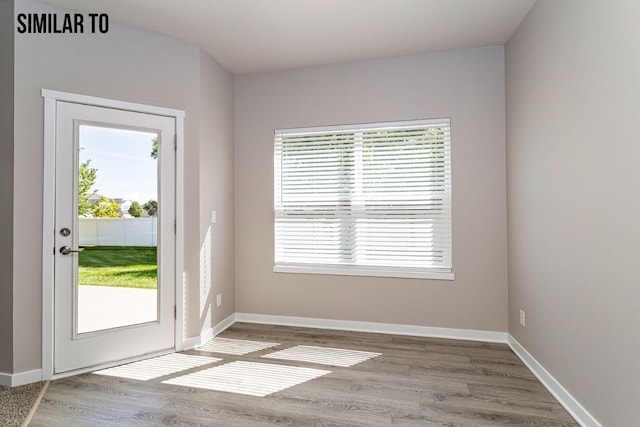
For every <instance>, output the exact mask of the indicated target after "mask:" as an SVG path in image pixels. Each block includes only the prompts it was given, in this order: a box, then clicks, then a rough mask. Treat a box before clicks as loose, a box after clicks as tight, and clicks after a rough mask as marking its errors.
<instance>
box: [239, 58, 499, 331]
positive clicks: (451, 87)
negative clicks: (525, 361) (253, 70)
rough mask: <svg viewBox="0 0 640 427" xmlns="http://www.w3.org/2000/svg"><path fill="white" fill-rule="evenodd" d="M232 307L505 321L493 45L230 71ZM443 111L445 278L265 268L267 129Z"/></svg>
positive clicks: (447, 321) (345, 316)
mask: <svg viewBox="0 0 640 427" xmlns="http://www.w3.org/2000/svg"><path fill="white" fill-rule="evenodd" d="M235 82H236V86H235V92H236V93H235V102H236V104H235V135H236V146H235V150H236V156H235V179H236V181H235V183H236V205H235V206H236V212H235V213H236V228H235V231H236V301H237V309H238V312H248V313H259V314H271V315H289V316H303V317H317V318H329V319H340V320H358V321H372V322H388V323H397V324H410V325H423V326H435V327H449V328H468V329H478V330H490V331H506V330H507V265H506V264H507V262H506V254H507V247H506V242H507V236H506V197H505V194H506V189H505V185H506V171H505V122H504V120H505V111H504V98H505V92H504V49H503V47H491V48H484V49H476V50H466V51H456V52H447V53H437V54H431V55H421V56H413V57H404V58H395V59H386V60H377V61H365V62H357V63H351V64H345V65H337V66H328V67H317V68H309V69H303V70H298V71H288V72H276V73H268V74H256V75H244V76H239V77H236V80H235ZM436 117H451V120H452V156H453V160H452V161H453V177H452V180H453V268H454V272H455V277H456V279H455V281H438V280H415V279H393V278H372V277H349V276H327V275H302V274H285V273H273V272H272V268H273V130H274V129H277V128H290V127H304V126H321V125H334V124H344V123H363V122H375V121H393V120H406V119H422V118H436Z"/></svg>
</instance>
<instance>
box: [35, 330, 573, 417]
mask: <svg viewBox="0 0 640 427" xmlns="http://www.w3.org/2000/svg"><path fill="white" fill-rule="evenodd" d="M219 337H222V338H225V339H228V340H250V341H259V342H265V343H277V345H276V346H272V347H270V348H265V349H259V350H257V351H253V352H250V353H248V354H244V355H237V354H226V353H223V352H216V349H217V348H219V349H220V351H228V347H229V346H228V345H226V346H221V347H216V346H215V345H214V346H212V348H210V349H208V351H204V350H202V351H201V350H191V351H187V352H184V353H183V354H185V355H198V356H207V357H211V358H212V362H211V363H210V364H206V365H203V366H200V367H195V368H189V369H184V370H179V367H176V372H172V373H166V369H163V370H162V373H163V374H165V375H164V376H162V377H158V378H154V379H151V380H147V381H139V380H135V379H131V378H120V377H115V376H108V375H96V374H84V375H78V376H75V377H70V378H65V379H61V380H57V381H53V382H51V384H50V385H49V388H48V390H47V392H46V394H45V396H44V398H43V399H42V402H41V404H40V407H39V408H38V410H37V411H36V413H35V415H34V417H33V420H32V422H31V424H30V425H31V426H36V427H37V426H43V427H51V426H54V427H55V426H89V425H90V426H116V425H117V426H152V425H177V426H243V427H244V426H271V425H285V426H303V425H305V426H306V425H314V426H391V425H394V426H395V425H398V426H418V425H420V426H448V427H485V426H486V427H489V426H540V427H575V426H578V424H577V423H576V422H575V421H573V420H572V418H571V417H570V416H569V414H568V413H567V412H566V411H565V410H564V409H563V408H562V407H561V406H560V404H559V403H558V402H557V401H556V400H555V399H554V398H553V396H551V395H550V394H549V393H548V392H547V390H546V389H545V388H544V387H543V386H542V384H540V382H539V381H538V380H537V379H536V378H535V377H534V376H533V375H532V374H531V372H529V370H528V369H527V368H526V367H525V366H524V365H523V364H522V363H521V362H520V360H519V359H518V358H517V357H516V356H515V355H514V354H513V352H511V350H510V349H509V347H508V346H506V345H504V344H496V343H478V342H470V341H457V340H446V339H435V338H420V337H406V336H396V335H386V334H370V333H360V332H348V331H333V330H322V329H309V328H299V327H281V326H272V325H255V324H248V323H237V324H235V325H233V326H232V327H231V328H229V329H228V330H227V331H225V332H223V333H222V334H221V335H219ZM226 344H228V343H226ZM254 344H255V343H254ZM294 346H315V347H325V348H335V349H343V350H356V351H366V352H373V353H380V355H379V356H376V357H373V358H372V359H369V360H366V361H363V362H361V363H358V364H356V365H353V366H349V367H340V366H332V365H330V364H329V365H327V364H326V363H327V362H326V361H325V362H324V363H325V364H318V363H314V361H313V360H314V359H313V358H312V357H311V356H310V360H307V361H305V360H301V361H299V360H295V361H294V360H281V359H273V358H266V357H261V356H264V355H269V354H272V353H275V352H276V351H280V350H285V349H290V348H292V347H294ZM239 347H241V346H239ZM257 348H259V347H257ZM342 353H344V352H342ZM219 359H221V360H219ZM236 361H243V362H248V363H240V364H234V365H233V366H245V367H246V366H255V367H258V368H259V367H260V366H263V365H264V364H268V365H278V366H279V367H280V368H282V369H278V370H277V372H278V374H277V375H284V376H286V375H288V374H287V372H289V371H291V372H294V373H292V374H291V375H293V376H295V372H299V371H300V370H291V369H289V368H288V367H297V368H311V369H314V370H323V371H329V372H330V373H328V374H325V375H324V376H321V377H318V378H315V379H312V380H309V381H305V382H302V383H300V384H297V385H294V386H292V387H289V388H285V389H282V390H280V391H277V392H275V393H272V394H269V395H267V396H265V397H255V396H249V395H244V394H237V393H230V392H221V391H215V390H209V389H207V388H206V387H210V386H211V384H200V383H193V384H191V383H189V386H177V385H172V384H167V383H164V382H163V381H167V380H171V379H173V378H176V377H183V376H185V375H187V374H190V373H196V372H199V371H200V370H205V369H213V370H212V371H207V372H212V373H213V372H217V371H215V367H217V366H222V365H227V364H229V363H230V362H236ZM316 362H317V360H316ZM329 363H330V362H329ZM336 364H338V362H336ZM256 372H260V370H259V369H257V371H256ZM246 375H248V374H246V373H243V372H240V373H239V375H238V377H237V378H235V377H233V375H232V377H231V379H229V378H226V377H225V378H226V379H225V380H226V381H227V384H226V386H227V387H230V386H231V387H232V386H233V384H234V381H237V382H238V384H240V383H241V382H246V381H248V379H247V378H246ZM192 377H193V376H192ZM200 377H201V376H200ZM188 378H191V377H188ZM211 378H213V379H211V380H210V381H216V379H215V378H214V377H211ZM279 380H282V378H279ZM260 381H270V379H269V378H260ZM183 382H184V381H183ZM273 382H274V383H275V382H277V381H275V379H273ZM280 382H281V381H280ZM247 387H248V386H247V384H243V387H240V386H238V390H244V389H246V388H247Z"/></svg>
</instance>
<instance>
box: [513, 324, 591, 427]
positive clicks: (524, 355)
mask: <svg viewBox="0 0 640 427" xmlns="http://www.w3.org/2000/svg"><path fill="white" fill-rule="evenodd" d="M507 340H508V341H507V343H508V344H509V347H511V350H513V352H514V353H515V354H516V355H517V356H518V357H519V358H520V360H522V363H524V364H525V365H526V366H527V368H529V370H530V371H531V372H533V374H534V375H535V376H536V377H537V378H538V380H540V382H541V383H542V385H544V386H545V387H546V388H547V390H549V392H550V393H551V394H552V395H553V397H555V398H556V399H557V400H558V402H560V404H561V405H562V406H563V407H564V409H566V410H567V412H569V414H571V416H572V417H573V418H574V419H575V420H576V421H577V422H578V424H580V425H581V426H582V427H602V424H600V423H599V422H598V420H596V419H595V418H594V417H593V415H591V414H590V413H589V412H588V411H587V410H586V409H585V408H584V407H583V406H582V405H581V404H580V402H578V401H577V400H576V399H575V398H574V397H573V396H572V395H571V393H569V392H568V391H567V389H565V388H564V387H563V386H562V384H560V382H558V380H556V379H555V378H554V377H553V375H551V374H550V373H549V371H547V370H546V369H545V368H544V366H542V365H541V364H540V362H538V361H537V360H536V359H535V358H534V357H533V356H532V355H531V354H530V353H529V352H528V351H527V350H526V349H525V348H524V347H523V346H522V344H520V343H519V342H518V341H517V340H516V339H515V338H514V337H513V336H512V335H511V334H509V336H508V337H507Z"/></svg>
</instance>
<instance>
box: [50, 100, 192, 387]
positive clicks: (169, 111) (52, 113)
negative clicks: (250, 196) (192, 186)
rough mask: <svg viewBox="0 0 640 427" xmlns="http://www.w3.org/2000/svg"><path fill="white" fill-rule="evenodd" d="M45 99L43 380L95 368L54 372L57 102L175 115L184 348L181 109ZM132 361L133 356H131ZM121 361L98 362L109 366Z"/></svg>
mask: <svg viewBox="0 0 640 427" xmlns="http://www.w3.org/2000/svg"><path fill="white" fill-rule="evenodd" d="M42 97H43V98H44V107H45V111H44V112H45V114H44V167H43V175H44V180H43V183H44V188H43V221H42V227H43V228H42V231H43V232H42V379H43V380H47V379H55V378H61V377H64V376H69V375H75V374H78V373H82V372H86V371H90V370H95V369H96V368H97V367H95V366H94V367H91V368H87V369H79V370H76V371H72V372H65V373H63V374H59V375H54V250H55V249H54V233H55V229H54V227H55V224H54V218H55V147H56V108H57V102H58V101H65V102H72V103H76V104H83V105H91V106H97V107H105V108H114V109H119V110H126V111H133V112H138V113H146V114H155V115H160V116H166V117H170V118H174V119H175V122H176V141H175V145H176V168H175V175H176V177H175V179H176V182H175V184H176V197H175V203H176V236H175V257H176V259H175V304H176V319H175V339H174V341H175V350H176V351H180V350H182V349H183V348H184V321H183V319H184V313H183V286H184V284H183V273H182V272H183V265H184V194H183V191H182V189H183V188H184V149H183V147H184V117H185V113H184V111H182V110H175V109H170V108H164V107H155V106H150V105H144V104H136V103H130V102H124V101H119V100H113V99H106V98H98V97H92V96H86V95H79V94H73V93H68V92H60V91H53V90H48V89H43V90H42ZM132 360H133V359H132ZM119 363H122V361H119V362H114V363H110V364H104V365H100V366H99V367H108V366H110V365H114V364H119Z"/></svg>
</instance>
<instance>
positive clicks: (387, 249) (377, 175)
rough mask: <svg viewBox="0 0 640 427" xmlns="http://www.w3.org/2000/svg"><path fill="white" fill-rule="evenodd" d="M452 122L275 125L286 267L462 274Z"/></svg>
mask: <svg viewBox="0 0 640 427" xmlns="http://www.w3.org/2000/svg"><path fill="white" fill-rule="evenodd" d="M450 151H451V149H450V121H449V119H437V120H421V121H408V122H396V123H375V124H366V125H348V126H331V127H324V128H313V129H311V128H307V129H284V130H277V131H276V132H275V151H274V154H275V155H274V160H275V161H274V171H275V176H274V184H275V267H274V271H276V272H308V273H319V274H345V275H365V276H384V277H416V278H441V279H453V274H452V269H451V153H450Z"/></svg>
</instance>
